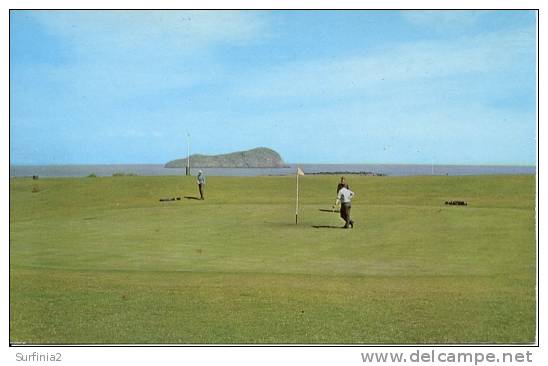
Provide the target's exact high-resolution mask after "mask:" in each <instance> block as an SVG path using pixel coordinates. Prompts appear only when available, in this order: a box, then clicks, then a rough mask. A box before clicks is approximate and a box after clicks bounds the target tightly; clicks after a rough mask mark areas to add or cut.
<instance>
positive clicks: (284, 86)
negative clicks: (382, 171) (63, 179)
mask: <svg viewBox="0 0 548 366" xmlns="http://www.w3.org/2000/svg"><path fill="white" fill-rule="evenodd" d="M10 24H11V29H10V67H11V68H10V110H11V115H10V163H11V164H94V163H95V164H108V163H165V162H167V161H169V160H172V159H175V158H181V157H183V156H186V135H187V133H189V134H190V135H191V153H202V154H218V153H228V152H232V151H237V150H244V149H249V148H253V147H258V146H266V147H270V148H273V149H275V150H277V151H278V152H279V153H280V154H281V155H282V157H283V159H284V160H285V161H286V162H289V163H297V162H298V163H411V164H417V163H418V164H420V163H427V164H430V163H437V164H535V163H536V151H535V144H536V142H535V140H536V71H535V70H536V36H535V34H536V13H535V12H533V11H407V12H405V11H240V12H238V11H212V12H206V11H11V12H10Z"/></svg>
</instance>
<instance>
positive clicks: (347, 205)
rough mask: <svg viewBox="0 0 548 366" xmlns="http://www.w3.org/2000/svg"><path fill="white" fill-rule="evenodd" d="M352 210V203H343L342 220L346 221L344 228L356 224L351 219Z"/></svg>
mask: <svg viewBox="0 0 548 366" xmlns="http://www.w3.org/2000/svg"><path fill="white" fill-rule="evenodd" d="M351 208H352V205H351V204H350V202H347V203H341V218H342V219H343V220H344V227H348V225H352V224H354V222H353V221H352V219H351V218H350V209H351Z"/></svg>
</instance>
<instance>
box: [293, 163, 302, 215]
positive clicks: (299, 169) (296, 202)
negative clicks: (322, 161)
mask: <svg viewBox="0 0 548 366" xmlns="http://www.w3.org/2000/svg"><path fill="white" fill-rule="evenodd" d="M299 175H304V172H303V171H302V169H301V168H299V167H297V174H296V176H297V199H296V200H295V225H297V224H298V223H299Z"/></svg>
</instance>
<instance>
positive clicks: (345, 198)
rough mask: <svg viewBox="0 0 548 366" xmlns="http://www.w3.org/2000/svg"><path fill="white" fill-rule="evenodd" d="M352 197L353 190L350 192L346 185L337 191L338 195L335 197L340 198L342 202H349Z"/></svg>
mask: <svg viewBox="0 0 548 366" xmlns="http://www.w3.org/2000/svg"><path fill="white" fill-rule="evenodd" d="M352 197H354V192H352V191H351V190H350V189H348V188H346V187H343V188H341V190H340V191H339V195H338V196H337V199H338V200H340V201H341V202H342V203H349V202H350V200H351V199H352Z"/></svg>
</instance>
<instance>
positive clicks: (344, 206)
mask: <svg viewBox="0 0 548 366" xmlns="http://www.w3.org/2000/svg"><path fill="white" fill-rule="evenodd" d="M353 197H354V192H352V191H351V190H350V189H348V188H346V187H342V188H341V189H340V190H339V192H338V193H337V203H339V202H340V203H341V218H342V219H343V220H344V228H345V229H348V227H349V226H350V227H351V228H354V220H352V219H351V218H350V209H351V208H352V204H351V201H352V198H353Z"/></svg>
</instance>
